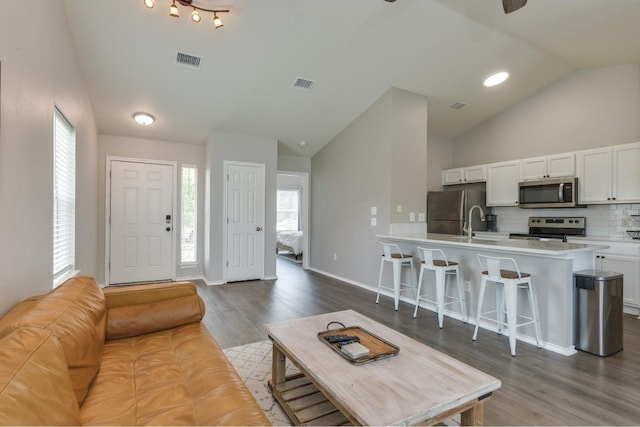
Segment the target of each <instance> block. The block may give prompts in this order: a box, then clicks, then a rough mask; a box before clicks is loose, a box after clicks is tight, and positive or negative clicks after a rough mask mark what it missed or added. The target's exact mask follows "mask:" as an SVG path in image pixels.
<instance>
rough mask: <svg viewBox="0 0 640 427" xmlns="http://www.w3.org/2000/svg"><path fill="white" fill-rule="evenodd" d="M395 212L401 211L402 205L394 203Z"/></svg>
mask: <svg viewBox="0 0 640 427" xmlns="http://www.w3.org/2000/svg"><path fill="white" fill-rule="evenodd" d="M396 213H402V205H396Z"/></svg>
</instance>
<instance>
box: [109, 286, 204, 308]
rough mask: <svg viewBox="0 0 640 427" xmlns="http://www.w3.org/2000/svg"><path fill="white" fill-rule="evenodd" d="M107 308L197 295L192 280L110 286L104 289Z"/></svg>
mask: <svg viewBox="0 0 640 427" xmlns="http://www.w3.org/2000/svg"><path fill="white" fill-rule="evenodd" d="M102 291H103V292H104V296H105V298H106V302H107V308H114V307H120V306H123V305H136V304H147V303H151V302H156V301H163V300H167V299H173V298H180V297H185V296H193V295H197V294H198V291H197V289H196V286H195V285H194V284H193V283H191V282H168V283H156V284H149V285H132V286H109V287H108V288H104V289H103V290H102Z"/></svg>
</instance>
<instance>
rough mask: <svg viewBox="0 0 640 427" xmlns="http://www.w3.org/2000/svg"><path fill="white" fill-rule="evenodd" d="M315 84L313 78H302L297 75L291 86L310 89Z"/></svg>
mask: <svg viewBox="0 0 640 427" xmlns="http://www.w3.org/2000/svg"><path fill="white" fill-rule="evenodd" d="M315 84H316V82H314V81H313V80H307V79H302V78H300V77H298V78H297V79H296V81H295V82H293V85H291V87H293V88H296V89H302V90H311V89H312V88H313V86H314V85H315Z"/></svg>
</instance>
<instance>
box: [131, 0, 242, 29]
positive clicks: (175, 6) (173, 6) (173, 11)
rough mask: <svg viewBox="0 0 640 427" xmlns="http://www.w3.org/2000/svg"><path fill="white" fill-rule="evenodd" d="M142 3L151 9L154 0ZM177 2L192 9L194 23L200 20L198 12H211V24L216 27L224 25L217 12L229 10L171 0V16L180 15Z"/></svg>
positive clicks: (176, 16)
mask: <svg viewBox="0 0 640 427" xmlns="http://www.w3.org/2000/svg"><path fill="white" fill-rule="evenodd" d="M143 3H144V5H145V7H147V8H149V9H153V7H154V6H155V5H156V0H143ZM178 4H180V5H181V6H185V7H190V8H192V9H193V11H192V12H191V20H192V21H193V22H196V23H197V22H200V21H202V15H201V14H200V12H209V13H213V25H214V26H215V27H216V28H222V27H224V25H223V24H222V19H220V17H219V16H218V14H219V13H229V12H230V11H229V9H207V8H204V7H200V6H196V5H195V4H193V0H172V2H171V6H170V7H169V16H172V17H174V18H179V17H180V10H179V9H178Z"/></svg>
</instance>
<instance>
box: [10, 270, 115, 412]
mask: <svg viewBox="0 0 640 427" xmlns="http://www.w3.org/2000/svg"><path fill="white" fill-rule="evenodd" d="M23 304H27V305H26V306H25V305H22V304H19V305H18V307H16V308H15V309H14V310H15V311H14V310H12V311H11V312H10V313H9V315H8V316H7V317H8V320H7V321H6V322H3V323H2V326H3V327H4V328H9V329H12V330H17V329H19V328H23V327H27V328H40V329H46V330H48V331H50V332H51V333H52V334H53V335H54V336H55V337H56V338H57V339H58V340H59V341H60V344H61V345H62V349H63V351H64V354H65V358H66V361H67V366H68V368H69V375H70V377H71V384H72V385H73V390H74V393H75V395H76V399H77V401H78V403H79V404H80V403H82V401H83V399H84V397H85V395H86V393H87V389H88V387H89V384H90V383H91V381H92V380H93V378H94V376H95V374H96V372H97V371H98V367H99V366H100V358H101V356H102V350H103V347H104V338H105V324H106V305H105V300H104V295H103V293H102V289H100V286H99V285H98V284H97V283H96V281H95V280H94V279H93V278H91V277H74V278H72V279H69V280H67V281H66V282H65V283H63V284H62V285H60V286H58V287H57V288H55V289H54V290H52V291H51V292H49V293H48V294H46V295H43V296H41V297H39V298H38V299H37V300H35V304H33V301H26V302H25V303H23ZM20 307H22V308H20ZM24 307H28V308H29V309H24ZM3 320H4V319H3ZM1 335H2V334H1V333H0V336H1Z"/></svg>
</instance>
